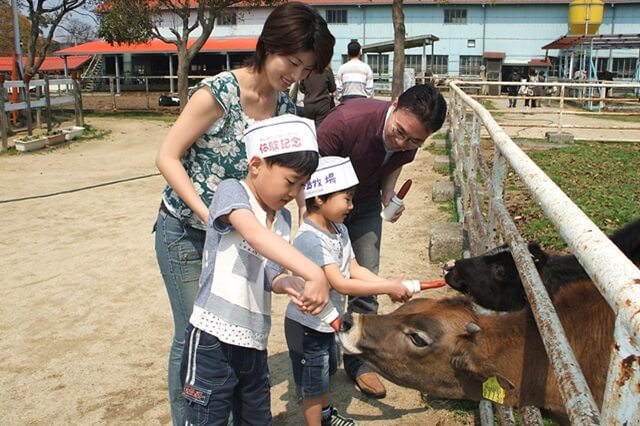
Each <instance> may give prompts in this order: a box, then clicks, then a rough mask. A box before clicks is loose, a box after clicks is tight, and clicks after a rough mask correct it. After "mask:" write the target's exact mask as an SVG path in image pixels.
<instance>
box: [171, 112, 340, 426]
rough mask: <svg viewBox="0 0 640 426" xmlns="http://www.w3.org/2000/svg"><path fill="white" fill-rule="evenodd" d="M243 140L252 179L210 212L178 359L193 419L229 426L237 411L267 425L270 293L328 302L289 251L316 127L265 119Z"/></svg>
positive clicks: (232, 185) (305, 304) (299, 301)
mask: <svg viewBox="0 0 640 426" xmlns="http://www.w3.org/2000/svg"><path fill="white" fill-rule="evenodd" d="M244 141H245V144H246V150H247V161H248V175H247V177H246V178H245V179H244V180H243V181H238V180H235V179H228V180H224V181H222V182H221V183H220V184H219V185H218V188H217V190H216V193H215V196H214V197H213V200H212V202H211V206H210V207H209V218H208V221H207V234H206V240H205V244H204V252H203V265H202V273H201V275H200V288H199V290H198V294H197V296H196V299H195V303H194V307H193V313H192V315H191V318H190V320H189V322H190V324H189V326H188V327H187V331H186V333H187V334H186V339H185V349H184V353H183V357H182V368H181V372H182V377H183V379H184V387H183V395H184V397H185V398H187V400H188V404H186V413H185V414H186V419H187V421H188V422H196V420H197V419H200V420H201V419H205V418H209V419H218V420H220V421H221V423H225V424H226V420H224V419H227V418H228V417H229V414H230V412H231V410H232V409H233V417H234V420H235V421H240V422H241V423H245V422H249V420H250V422H251V423H253V424H271V405H270V399H271V393H270V392H271V391H270V387H271V385H270V382H269V369H268V366H267V338H268V336H269V331H270V328H271V293H272V292H276V293H287V294H289V296H290V297H291V298H292V303H293V304H294V305H295V306H297V307H299V308H300V309H303V310H305V311H308V312H311V313H318V312H319V311H320V310H321V309H322V307H323V306H324V305H325V304H326V302H327V300H328V285H327V281H326V278H325V275H324V273H323V271H322V270H321V269H320V267H319V266H318V265H316V264H315V263H313V262H311V261H310V260H309V259H308V258H307V257H305V256H304V255H302V254H301V253H300V252H299V251H298V250H296V249H294V248H293V246H292V245H290V244H289V239H290V233H291V215H290V214H289V212H288V211H287V210H286V209H284V206H285V204H287V203H288V202H289V201H291V200H293V199H294V198H295V197H296V195H297V194H298V193H299V192H300V191H301V190H302V189H303V188H304V187H305V185H306V183H307V181H308V180H309V177H310V176H311V174H312V173H313V171H314V170H315V169H316V167H317V165H318V157H319V155H318V147H317V143H316V134H315V125H314V123H313V121H311V120H307V119H303V118H299V117H296V116H293V115H282V116H278V117H276V118H272V119H268V120H264V121H260V122H258V123H256V124H254V125H251V126H249V127H248V128H247V130H246V131H245V133H244ZM176 267H180V265H176ZM286 269H288V270H290V271H293V272H294V273H295V274H296V276H295V277H293V276H291V275H289V274H288V273H287V271H286ZM300 277H301V278H300ZM305 281H306V282H305ZM302 290H304V296H303V295H302ZM310 294H312V295H313V297H310V296H309V295H310Z"/></svg>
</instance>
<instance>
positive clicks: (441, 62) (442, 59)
mask: <svg viewBox="0 0 640 426" xmlns="http://www.w3.org/2000/svg"><path fill="white" fill-rule="evenodd" d="M427 69H428V70H429V71H431V72H432V73H433V74H436V75H443V74H448V73H449V56H448V55H434V56H433V57H432V56H431V55H427Z"/></svg>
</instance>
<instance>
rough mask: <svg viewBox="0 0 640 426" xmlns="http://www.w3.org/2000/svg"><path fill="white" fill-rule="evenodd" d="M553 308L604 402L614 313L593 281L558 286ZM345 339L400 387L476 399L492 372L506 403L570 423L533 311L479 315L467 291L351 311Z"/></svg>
mask: <svg viewBox="0 0 640 426" xmlns="http://www.w3.org/2000/svg"><path fill="white" fill-rule="evenodd" d="M554 305H555V306H556V310H557V312H558V316H559V317H560V321H561V322H562V325H563V327H564V329H565V332H566V334H567V338H568V339H569V343H570V344H571V347H572V348H573V351H574V353H575V355H576V358H577V360H578V362H579V364H580V367H581V369H582V371H583V373H584V375H585V378H586V380H587V383H588V385H589V387H590V389H591V391H592V393H593V396H594V398H595V401H596V402H597V403H598V406H600V405H601V403H602V398H603V394H604V386H605V381H606V375H607V367H608V360H609V353H610V352H611V345H612V342H613V337H612V335H613V325H614V314H613V312H612V310H611V309H610V308H609V306H608V305H607V303H606V302H605V300H604V299H603V298H602V296H601V295H600V293H599V292H598V290H597V289H596V288H595V286H594V285H593V283H592V282H591V281H588V280H585V281H577V282H575V283H573V284H570V285H567V286H566V287H563V288H562V289H560V290H559V291H558V293H557V296H556V298H555V300H554ZM349 326H350V328H349ZM340 340H341V341H342V345H343V347H344V350H345V352H346V353H351V354H354V355H358V356H360V358H361V359H363V360H364V361H366V362H367V363H368V364H370V365H371V366H373V367H374V368H375V369H376V370H378V371H379V372H380V373H381V374H382V375H383V376H384V377H386V378H388V379H389V380H391V381H392V382H394V383H397V384H399V385H401V386H406V387H410V388H414V389H418V390H420V391H421V392H424V393H426V394H428V395H432V396H436V397H441V398H450V399H468V400H476V401H479V400H480V399H482V397H483V391H482V386H483V382H485V381H486V380H487V379H489V378H491V377H493V376H495V377H496V378H497V381H498V383H499V384H500V385H501V387H502V388H503V389H504V390H505V392H506V396H505V399H504V404H507V405H510V406H516V407H522V406H529V405H533V406H537V407H539V408H541V409H543V410H545V411H547V412H549V414H551V415H553V417H555V418H557V419H558V420H560V421H561V422H566V421H567V417H566V413H565V410H564V406H563V403H562V400H561V397H560V393H559V391H558V385H557V382H556V378H555V375H554V373H553V369H552V368H551V366H550V365H549V361H548V360H547V355H546V352H545V350H544V347H543V343H542V340H541V338H540V334H539V333H538V330H537V328H536V326H535V322H534V320H533V317H532V314H531V312H530V311H529V309H528V308H525V309H523V310H520V311H517V312H511V313H508V314H503V315H493V314H489V315H481V314H478V313H476V312H475V311H474V309H473V305H472V303H471V300H470V299H469V298H468V297H466V296H457V297H453V298H444V299H439V300H438V299H415V300H412V301H410V302H408V303H406V304H405V305H404V306H402V307H400V308H399V309H397V310H396V311H395V312H392V313H391V314H388V315H379V316H376V315H358V314H354V316H353V323H352V324H347V325H346V326H345V328H344V330H343V331H342V332H341V333H340Z"/></svg>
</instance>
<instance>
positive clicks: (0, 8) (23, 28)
mask: <svg viewBox="0 0 640 426" xmlns="http://www.w3.org/2000/svg"><path fill="white" fill-rule="evenodd" d="M18 22H19V25H20V40H21V41H22V44H23V45H24V46H26V45H27V43H28V42H29V40H28V36H29V32H30V31H31V24H30V23H29V19H27V17H26V16H24V15H19V16H18ZM0 34H2V35H3V36H2V37H0V56H7V55H9V54H11V53H14V52H15V51H16V46H15V42H14V40H13V12H12V10H11V2H10V1H9V0H2V1H0Z"/></svg>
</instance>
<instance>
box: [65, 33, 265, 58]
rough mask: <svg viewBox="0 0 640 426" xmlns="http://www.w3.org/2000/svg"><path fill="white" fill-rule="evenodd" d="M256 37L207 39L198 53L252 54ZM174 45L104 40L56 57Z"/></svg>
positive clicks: (145, 50)
mask: <svg viewBox="0 0 640 426" xmlns="http://www.w3.org/2000/svg"><path fill="white" fill-rule="evenodd" d="M194 41H195V39H190V40H189V42H188V45H189V46H191V44H193V42H194ZM257 41H258V38H257V37H244V38H220V39H212V38H210V39H208V40H207V41H206V42H205V43H204V45H203V46H202V49H200V52H228V51H233V52H252V51H254V50H255V49H256V43H257ZM175 52H176V46H175V44H171V43H165V42H164V41H162V40H157V39H155V40H151V41H150V42H149V43H135V44H114V45H111V44H109V43H107V42H106V41H104V40H95V41H90V42H87V43H83V44H80V45H78V46H73V47H68V48H66V49H62V50H58V51H57V52H56V55H59V56H66V55H104V54H121V53H137V54H144V53H175Z"/></svg>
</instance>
